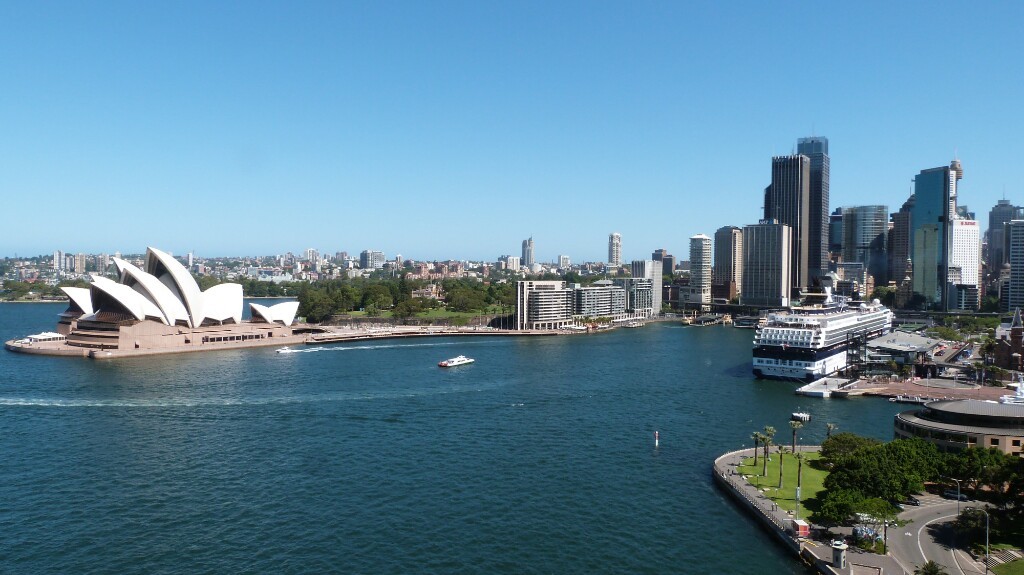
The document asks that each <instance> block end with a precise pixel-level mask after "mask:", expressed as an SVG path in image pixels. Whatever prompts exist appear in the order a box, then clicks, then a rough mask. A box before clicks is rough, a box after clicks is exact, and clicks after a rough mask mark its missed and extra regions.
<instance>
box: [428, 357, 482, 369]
mask: <svg viewBox="0 0 1024 575" xmlns="http://www.w3.org/2000/svg"><path fill="white" fill-rule="evenodd" d="M474 361H476V360H475V359H473V358H471V357H466V356H464V355H460V356H456V357H453V358H451V359H446V360H444V361H439V362H437V366H438V367H455V366H458V365H466V364H467V363H473V362H474Z"/></svg>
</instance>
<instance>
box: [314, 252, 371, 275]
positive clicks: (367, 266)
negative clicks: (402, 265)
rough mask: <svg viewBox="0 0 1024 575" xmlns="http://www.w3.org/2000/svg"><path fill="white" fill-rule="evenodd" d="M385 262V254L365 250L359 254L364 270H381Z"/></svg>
mask: <svg viewBox="0 0 1024 575" xmlns="http://www.w3.org/2000/svg"><path fill="white" fill-rule="evenodd" d="M308 255H309V254H308V253H307V256H308ZM385 261H387V259H386V258H385V257H384V252H378V251H374V250H363V251H362V252H360V253H359V267H361V268H363V269H364V270H379V269H381V268H383V267H384V262H385Z"/></svg>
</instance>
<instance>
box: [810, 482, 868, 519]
mask: <svg viewBox="0 0 1024 575" xmlns="http://www.w3.org/2000/svg"><path fill="white" fill-rule="evenodd" d="M862 499H863V498H862V497H861V495H860V494H859V493H857V492H856V491H853V490H850V489H829V490H828V491H827V492H825V496H824V497H823V498H822V501H821V505H820V506H819V507H818V511H817V512H815V514H814V520H815V521H816V522H818V523H821V524H822V525H842V524H843V523H846V521H847V520H848V519H849V518H850V516H852V515H853V508H854V506H856V505H857V503H859V502H860V501H861V500H862Z"/></svg>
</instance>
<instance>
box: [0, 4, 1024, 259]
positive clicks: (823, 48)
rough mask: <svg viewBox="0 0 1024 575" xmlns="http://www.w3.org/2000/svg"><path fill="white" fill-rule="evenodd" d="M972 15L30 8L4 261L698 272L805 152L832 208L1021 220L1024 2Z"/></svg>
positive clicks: (5, 111)
mask: <svg viewBox="0 0 1024 575" xmlns="http://www.w3.org/2000/svg"><path fill="white" fill-rule="evenodd" d="M951 6H954V5H948V6H946V5H942V4H938V5H936V4H927V5H925V4H920V5H897V6H892V5H888V4H884V3H869V4H866V5H858V6H856V7H850V6H829V5H821V6H802V7H801V9H800V10H784V9H779V7H778V6H761V5H758V4H755V3H749V4H743V5H733V6H725V7H723V6H715V5H696V6H692V5H691V6H673V5H667V6H661V5H637V6H628V7H626V6H613V5H612V6H601V5H597V6H595V5H591V4H583V3H565V4H560V5H558V6H545V5H542V4H529V3H527V4H521V5H512V6H486V5H474V4H468V3H467V4H449V5H445V6H442V7H441V8H440V9H437V7H428V6H423V5H418V4H415V3H403V4H399V5H389V6H374V5H368V6H345V5H333V4H328V3H323V4H321V3H311V4H305V5H302V6H300V7H298V8H294V7H283V6H275V5H272V4H269V5H262V6H261V7H260V8H259V9H257V8H254V7H231V6H218V5H206V4H201V3H195V4H189V5H187V6H183V5H173V6H133V7H131V9H127V10H126V9H122V8H123V7H121V8H118V9H115V7H114V6H113V5H109V6H106V7H104V6H99V7H96V6H90V7H85V6H76V5H73V4H71V5H63V6H54V5H31V4H20V5H10V6H7V7H5V8H4V9H3V14H4V16H5V21H8V22H12V23H14V24H15V25H12V26H10V30H9V34H6V35H5V37H4V38H3V39H0V47H3V48H4V49H3V50H0V63H2V64H3V66H4V68H5V70H8V72H9V74H8V76H9V78H10V81H9V83H8V87H9V90H8V97H7V102H8V103H9V105H8V106H5V107H3V108H0V120H2V121H3V122H4V125H5V133H6V135H7V138H4V139H3V141H2V142H0V153H2V155H3V157H4V158H5V160H6V162H5V167H4V169H3V170H0V189H3V190H4V198H5V201H4V204H5V213H6V214H7V215H8V217H7V218H6V219H5V221H4V229H5V234H3V236H2V237H0V254H3V255H6V256H13V255H15V254H17V255H20V256H33V255H40V254H47V253H52V252H53V251H54V250H58V249H60V250H68V251H74V252H85V253H103V252H107V253H113V252H114V251H117V250H120V251H122V252H126V253H127V252H131V251H137V252H142V251H144V250H145V247H146V246H149V245H160V246H164V247H166V248H167V249H168V250H169V251H172V252H174V253H179V254H184V253H187V252H189V251H193V252H195V253H197V254H203V255H206V256H230V255H242V254H250V255H251V254H275V253H284V252H288V251H291V252H294V253H301V252H302V251H304V250H305V249H307V248H310V247H314V248H315V249H318V250H329V251H331V252H333V251H336V250H347V251H349V252H350V253H358V252H359V251H360V250H363V249H367V248H369V247H372V248H373V249H379V250H381V251H383V252H384V253H386V254H389V255H391V254H395V253H402V254H403V255H405V256H406V257H408V258H411V259H417V260H434V259H445V258H455V259H467V260H481V261H483V260H486V261H492V260H495V259H496V258H497V257H498V256H499V255H500V254H507V253H516V251H518V250H517V246H518V244H519V243H520V242H521V240H522V239H523V238H524V237H528V236H530V235H532V236H533V237H534V238H535V240H536V253H535V258H536V260H537V261H538V262H550V261H553V260H556V259H557V257H558V256H559V255H563V254H564V255H568V256H569V257H570V258H571V259H572V260H573V261H581V262H582V261H595V262H597V261H603V260H604V259H605V255H604V254H605V251H606V239H607V234H608V233H609V232H610V231H611V230H615V231H618V232H620V233H621V234H622V241H623V244H622V245H623V253H622V260H623V261H631V260H634V259H640V258H644V257H646V255H647V254H650V252H651V251H652V250H653V249H656V248H667V250H668V251H669V252H670V253H677V254H682V253H686V252H687V249H688V244H687V242H688V238H689V237H691V236H693V235H694V234H708V235H711V234H713V233H714V231H715V230H716V229H718V228H720V227H722V226H727V225H728V226H738V227H743V226H746V225H751V224H756V223H757V221H758V220H759V219H760V214H761V212H762V210H763V206H762V201H763V190H764V187H765V186H766V185H768V184H769V183H770V181H771V174H770V170H771V158H772V157H773V156H780V155H787V154H790V153H793V152H795V151H796V146H795V142H796V141H797V139H799V138H806V137H812V136H824V137H827V138H828V139H829V143H830V149H829V156H830V158H831V165H830V180H831V181H830V188H831V189H830V201H829V205H830V208H831V209H835V208H837V207H844V206H853V205H874V204H880V205H887V206H890V208H895V207H896V206H899V205H900V204H902V202H903V201H905V200H906V197H907V196H908V195H909V192H910V190H911V187H912V180H913V178H914V176H915V175H916V174H918V173H919V172H921V171H922V170H926V169H930V168H933V167H936V166H943V165H948V164H949V163H950V161H952V160H953V159H955V158H958V159H960V160H961V161H962V162H963V164H964V166H965V168H966V171H967V176H966V177H965V178H964V179H963V181H962V182H961V185H960V193H961V203H964V204H968V205H970V206H971V207H972V208H973V209H974V210H975V211H976V212H977V213H979V214H981V213H987V211H988V208H989V207H991V206H994V205H995V204H996V202H997V201H998V200H999V199H1001V198H1003V197H1004V196H1005V197H1006V198H1007V199H1008V200H1010V201H1011V202H1012V203H1013V204H1014V205H1019V204H1021V203H1024V176H1021V175H1020V174H1019V173H1018V170H1016V162H1017V161H1018V160H1019V158H1020V157H1021V156H1022V155H1024V143H1022V142H1021V141H1020V139H1019V137H1018V135H1017V133H1018V132H1019V128H1020V127H1021V126H1020V124H1021V122H1020V120H1019V118H1020V114H1019V111H1018V103H1019V102H1020V101H1022V99H1024V98H1022V96H1024V80H1022V78H1020V77H1019V75H1016V74H1012V73H1007V70H1012V69H1014V68H1015V62H1014V61H1013V58H1014V56H1015V55H1016V54H1018V53H1020V52H1021V48H1022V47H1024V44H1022V41H1021V40H1020V38H1019V37H1018V35H1017V34H1016V30H1015V28H1016V26H1015V24H1016V23H1017V22H1019V21H1020V20H1021V16H1024V7H1021V6H1019V5H1016V4H1005V5H982V6H978V7H971V9H970V10H962V9H961V10H956V11H955V12H956V31H957V41H956V42H936V41H935V39H934V37H933V34H932V31H933V30H935V29H937V28H946V27H948V25H949V22H948V18H949V13H950V9H949V7H951ZM694 22H700V23H701V25H700V26H693V25H692V24H693V23H694ZM839 23H841V25H840V24H839ZM683 30H685V31H686V32H687V33H685V34H683V33H680V32H681V31H683ZM41 37H45V38H47V41H46V42H39V41H38V39H39V38H41ZM866 37H870V38H872V41H871V42H864V38H866ZM808 45H814V46H816V48H817V49H816V50H807V49H806V47H807V46H808ZM425 47H429V48H425ZM793 54H800V56H801V65H800V66H797V67H795V68H788V70H791V74H790V75H787V76H785V77H783V76H782V75H780V73H779V71H780V63H781V62H782V61H783V60H784V58H789V57H791V56H792V55H793ZM952 70H955V71H956V73H955V74H956V75H955V78H951V76H950V74H951V73H952V72H950V71H952ZM925 94H926V95H927V97H922V95H925ZM815 95H817V96H815ZM952 117H955V118H956V120H955V121H953V122H950V121H941V119H942V118H952ZM626 197H628V198H630V199H634V200H635V199H639V200H641V205H642V206H643V208H644V212H645V213H644V216H643V217H639V218H638V217H636V212H635V211H634V210H630V209H628V208H626V207H622V208H615V209H610V208H609V206H615V205H620V206H621V205H623V204H622V203H621V202H619V201H618V200H620V199H621V198H626ZM56 206H61V208H60V210H62V214H63V216H64V217H62V218H60V220H59V223H58V221H57V220H56V218H53V217H48V216H50V214H51V213H54V212H53V211H52V208H55V207H56ZM521 207H522V208H526V207H528V208H529V209H528V210H527V213H529V214H532V217H528V218H517V219H515V220H508V221H504V220H498V221H497V222H496V221H495V219H497V218H501V217H502V216H503V215H504V214H506V213H508V212H509V211H510V210H513V209H518V208H521ZM197 213H202V214H204V215H203V217H197ZM413 213H415V214H417V215H420V216H425V217H418V218H417V217H406V216H405V214H413ZM549 214H559V217H549ZM434 215H436V216H437V217H432V216H434ZM268 216H270V217H268ZM94 221H103V222H109V223H110V224H112V225H104V226H94V225H90V224H89V222H94ZM255 222H259V223H260V225H266V226H268V230H269V231H270V232H271V233H256V234H248V233H247V234H238V233H237V227H238V225H252V224H253V223H255ZM567 224H572V225H567ZM86 226H88V229H89V232H88V233H87V234H86V233H83V229H85V227H86ZM227 230H232V232H231V233H228V231H227Z"/></svg>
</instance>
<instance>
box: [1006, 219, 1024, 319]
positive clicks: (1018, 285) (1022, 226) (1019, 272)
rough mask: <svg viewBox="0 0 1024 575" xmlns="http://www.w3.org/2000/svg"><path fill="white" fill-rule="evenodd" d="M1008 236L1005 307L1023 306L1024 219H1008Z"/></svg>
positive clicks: (1009, 308) (1012, 308) (1010, 309)
mask: <svg viewBox="0 0 1024 575" xmlns="http://www.w3.org/2000/svg"><path fill="white" fill-rule="evenodd" d="M1006 235H1007V236H1008V237H1009V242H1008V243H1009V247H1010V253H1009V256H1008V257H1009V261H1010V289H1008V290H1007V292H1008V293H1007V296H1006V300H1007V301H1006V309H1007V310H1009V311H1013V310H1015V309H1017V308H1024V220H1010V221H1009V222H1007V224H1006Z"/></svg>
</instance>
